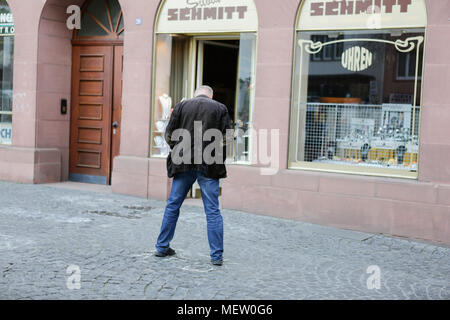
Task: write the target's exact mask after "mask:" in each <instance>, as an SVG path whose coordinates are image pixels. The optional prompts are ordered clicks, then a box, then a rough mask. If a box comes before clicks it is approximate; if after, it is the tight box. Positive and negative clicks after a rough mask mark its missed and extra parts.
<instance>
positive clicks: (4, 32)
mask: <svg viewBox="0 0 450 320" xmlns="http://www.w3.org/2000/svg"><path fill="white" fill-rule="evenodd" d="M11 35H14V19H13V15H12V14H11V13H0V36H11Z"/></svg>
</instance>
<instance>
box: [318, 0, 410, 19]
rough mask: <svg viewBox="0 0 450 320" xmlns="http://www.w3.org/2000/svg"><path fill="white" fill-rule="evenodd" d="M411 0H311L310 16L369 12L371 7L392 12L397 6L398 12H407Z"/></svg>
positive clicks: (382, 11) (384, 11)
mask: <svg viewBox="0 0 450 320" xmlns="http://www.w3.org/2000/svg"><path fill="white" fill-rule="evenodd" d="M411 2H412V0H374V1H372V0H353V1H350V0H341V1H336V0H333V1H317V2H311V11H310V15H311V16H337V15H353V14H356V15H357V14H365V13H367V14H370V13H372V10H373V8H379V9H380V12H381V13H393V10H394V8H396V7H397V8H399V9H400V13H407V12H408V10H409V7H410V5H411Z"/></svg>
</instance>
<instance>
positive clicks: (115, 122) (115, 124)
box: [112, 121, 119, 129]
mask: <svg viewBox="0 0 450 320" xmlns="http://www.w3.org/2000/svg"><path fill="white" fill-rule="evenodd" d="M112 126H113V128H114V129H117V128H118V127H119V123H118V122H117V121H114V122H113V124H112Z"/></svg>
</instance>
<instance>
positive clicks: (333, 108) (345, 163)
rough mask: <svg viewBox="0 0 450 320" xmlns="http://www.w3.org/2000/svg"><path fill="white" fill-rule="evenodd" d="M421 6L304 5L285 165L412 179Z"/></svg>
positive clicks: (309, 0) (312, 1) (313, 1)
mask: <svg viewBox="0 0 450 320" xmlns="http://www.w3.org/2000/svg"><path fill="white" fill-rule="evenodd" d="M425 27H426V7H425V2H424V1H423V0H411V1H402V2H401V1H398V2H395V1H394V2H392V1H390V2H387V1H379V2H376V1H374V2H369V1H364V2H363V1H347V0H343V1H339V2H336V1H326V0H324V1H320V0H304V1H303V2H302V5H301V7H300V11H299V19H298V26H297V34H296V48H295V63H294V78H293V88H292V89H293V90H292V92H293V95H292V108H291V132H290V144H289V149H290V150H289V167H290V168H291V169H302V170H321V171H332V172H343V173H351V174H366V175H382V176H390V177H404V178H411V179H415V178H417V171H418V162H419V159H418V155H419V133H420V132H419V129H420V126H419V124H420V114H421V112H420V110H421V108H422V105H421V101H422V100H421V87H422V78H421V75H422V67H423V52H424V37H425Z"/></svg>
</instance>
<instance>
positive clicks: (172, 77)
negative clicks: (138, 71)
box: [152, 33, 256, 162]
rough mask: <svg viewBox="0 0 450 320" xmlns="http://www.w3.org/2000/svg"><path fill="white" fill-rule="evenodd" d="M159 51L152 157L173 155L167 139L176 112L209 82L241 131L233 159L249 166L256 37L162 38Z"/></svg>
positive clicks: (180, 36)
mask: <svg viewBox="0 0 450 320" xmlns="http://www.w3.org/2000/svg"><path fill="white" fill-rule="evenodd" d="M155 49H156V50H155V51H156V55H155V74H154V79H155V82H154V86H155V87H154V92H155V95H154V99H155V100H154V108H153V109H154V110H153V119H154V121H153V123H152V125H153V128H152V155H153V156H161V157H165V156H167V155H168V153H169V151H170V150H169V147H168V145H167V144H166V142H165V141H164V138H163V137H164V132H165V128H166V126H167V123H168V121H169V118H170V113H171V109H172V108H173V107H174V106H175V105H176V104H177V103H179V102H181V101H183V100H184V99H189V98H190V97H192V94H193V91H194V90H195V88H196V87H198V86H199V85H201V84H206V85H209V86H211V87H212V88H213V89H214V99H215V100H217V101H219V102H221V103H223V104H225V105H226V106H227V108H228V111H229V114H230V118H231V119H232V120H233V123H234V126H235V129H236V137H235V140H234V144H233V146H232V148H231V153H230V154H229V157H231V158H233V160H234V161H235V162H248V161H249V160H250V158H249V154H250V151H249V148H250V145H251V143H250V135H249V129H250V128H251V109H252V105H253V87H254V81H255V76H254V69H255V51H256V34H254V33H242V34H240V35H236V36H221V35H213V36H185V35H173V34H158V35H157V36H156V48H155ZM217 61H221V63H217Z"/></svg>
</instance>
